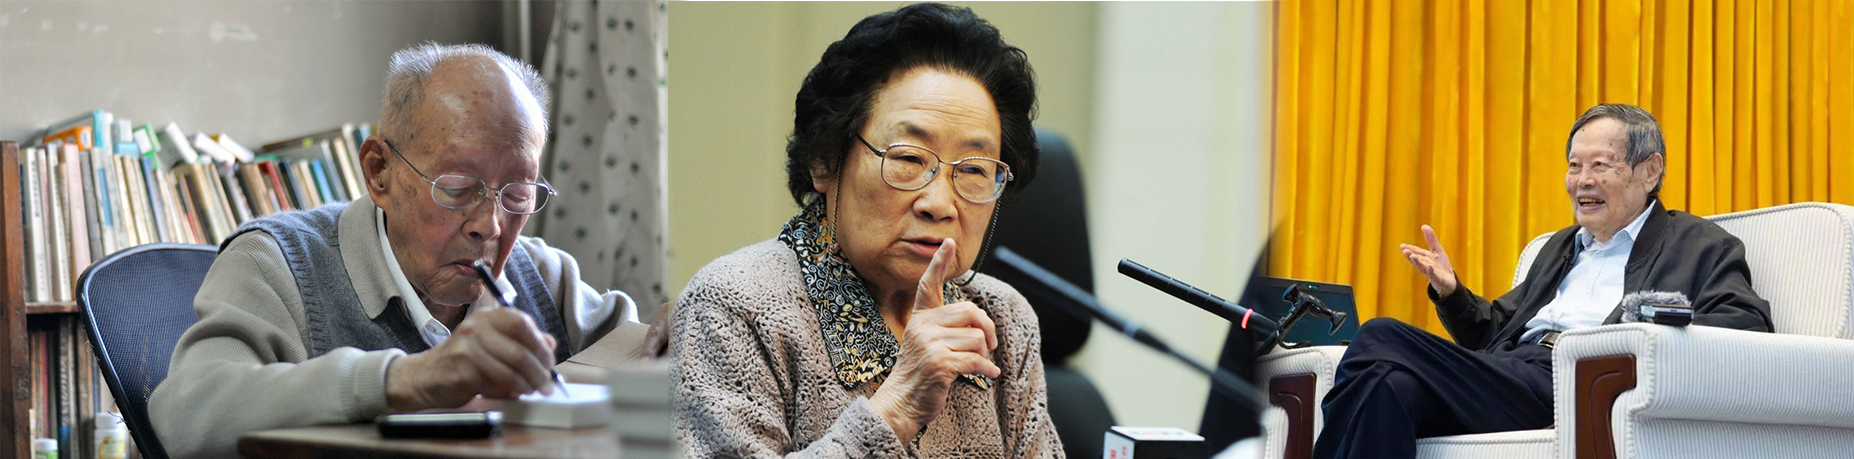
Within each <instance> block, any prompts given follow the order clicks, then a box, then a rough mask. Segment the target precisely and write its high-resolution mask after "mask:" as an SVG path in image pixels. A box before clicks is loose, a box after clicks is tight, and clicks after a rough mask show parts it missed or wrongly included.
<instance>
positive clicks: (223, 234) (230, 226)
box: [199, 163, 238, 244]
mask: <svg viewBox="0 0 1854 459" xmlns="http://www.w3.org/2000/svg"><path fill="white" fill-rule="evenodd" d="M227 167H230V164H229V163H228V164H227ZM199 180H200V183H201V184H203V185H205V187H204V188H205V191H206V192H207V193H210V194H211V195H212V199H211V201H212V207H208V208H206V209H202V211H205V212H209V213H211V214H212V220H213V222H214V223H216V226H215V227H216V228H218V229H219V231H218V233H217V234H215V235H214V236H213V244H218V243H220V242H224V241H225V239H226V238H229V237H232V233H233V232H235V231H237V229H238V221H237V219H236V218H235V217H233V216H232V201H231V199H228V198H227V197H226V193H225V188H224V187H222V186H220V184H219V165H218V164H207V165H206V168H205V169H202V170H201V171H200V177H199Z"/></svg>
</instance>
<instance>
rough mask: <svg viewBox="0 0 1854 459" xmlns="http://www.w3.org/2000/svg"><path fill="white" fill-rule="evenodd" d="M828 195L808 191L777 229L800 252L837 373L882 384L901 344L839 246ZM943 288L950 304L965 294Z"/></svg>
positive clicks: (848, 385)
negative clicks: (795, 212) (801, 204)
mask: <svg viewBox="0 0 1854 459" xmlns="http://www.w3.org/2000/svg"><path fill="white" fill-rule="evenodd" d="M825 201H827V200H826V199H824V196H823V195H820V194H812V195H810V196H808V197H807V198H806V201H805V208H804V210H803V211H801V212H799V214H798V215H797V216H794V217H792V220H791V221H788V222H786V223H785V228H784V229H782V230H780V231H779V242H783V243H785V245H786V246H787V247H791V248H792V251H793V252H796V253H798V266H799V270H800V272H801V273H803V275H804V278H805V291H806V293H807V294H808V296H810V297H811V307H812V308H814V309H816V310H817V313H818V328H819V329H820V330H822V331H823V333H824V347H825V348H826V349H829V350H830V363H831V367H832V368H834V369H835V370H836V372H837V379H838V380H840V382H842V383H843V387H844V388H845V389H854V388H856V387H857V386H860V385H862V384H863V383H869V382H873V383H875V384H877V385H880V384H882V381H883V380H885V379H887V378H888V373H889V371H890V370H892V369H894V367H895V358H896V357H897V356H898V355H900V354H901V345H900V343H898V342H896V341H895V335H894V334H892V333H889V331H888V326H887V325H886V324H885V323H884V322H883V321H882V311H881V309H879V308H878V307H877V306H876V302H875V298H874V297H872V296H870V294H869V288H868V287H867V286H865V285H864V284H863V279H862V277H861V276H858V275H857V274H856V269H855V268H852V267H851V266H850V261H849V260H848V259H846V258H844V257H843V250H842V249H841V248H839V247H838V246H837V239H836V233H835V227H833V226H832V225H831V223H830V221H829V220H828V217H826V214H825V212H824V202H825ZM941 291H942V292H943V293H944V294H945V302H946V303H948V304H951V303H958V302H961V301H965V300H966V298H965V294H964V293H962V292H960V290H959V287H957V286H955V285H953V283H952V282H950V281H949V282H947V283H946V284H945V285H943V286H942V290H941ZM960 380H963V381H966V382H968V383H971V384H973V385H976V386H978V387H979V388H981V389H990V388H991V379H990V378H986V377H985V376H982V375H975V374H968V375H961V377H960Z"/></svg>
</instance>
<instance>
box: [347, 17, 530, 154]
mask: <svg viewBox="0 0 1854 459" xmlns="http://www.w3.org/2000/svg"><path fill="white" fill-rule="evenodd" d="M467 58H484V59H487V60H488V62H494V63H495V64H496V65H498V66H501V67H502V68H504V69H507V70H508V71H509V73H512V74H514V75H515V76H516V77H517V78H520V79H521V83H522V86H524V87H526V88H527V89H528V93H529V94H532V95H533V96H534V100H535V103H537V104H539V106H540V108H541V113H539V115H540V117H539V119H540V125H539V126H529V125H527V123H523V124H522V125H521V127H520V128H519V129H521V131H520V132H518V134H519V135H521V136H523V137H527V136H530V135H533V134H534V132H533V131H532V130H533V129H540V132H541V133H546V132H547V82H546V81H544V80H542V79H541V75H540V74H539V73H536V72H535V71H534V68H533V67H529V66H528V65H527V64H523V63H521V62H520V61H517V60H515V58H512V57H509V56H508V55H506V54H502V53H501V52H499V51H496V50H495V49H493V48H490V47H488V46H484V45H480V44H475V43H471V44H462V45H443V44H437V43H432V42H425V43H420V44H419V45H417V46H413V47H411V48H406V49H403V50H400V51H399V52H396V53H393V59H392V63H391V64H390V65H389V66H388V68H387V71H386V98H385V100H384V101H382V102H381V104H380V129H379V131H380V132H388V133H393V134H394V135H405V136H410V135H412V133H413V125H412V115H413V111H414V110H416V109H417V108H418V105H419V103H420V102H421V101H423V100H424V99H425V83H426V82H428V81H429V80H430V79H431V73H432V71H433V70H436V69H437V68H438V66H439V65H442V64H444V63H446V62H450V61H453V60H458V59H467ZM402 142H411V140H409V139H408V140H402ZM401 145H404V144H401ZM536 153H538V152H536Z"/></svg>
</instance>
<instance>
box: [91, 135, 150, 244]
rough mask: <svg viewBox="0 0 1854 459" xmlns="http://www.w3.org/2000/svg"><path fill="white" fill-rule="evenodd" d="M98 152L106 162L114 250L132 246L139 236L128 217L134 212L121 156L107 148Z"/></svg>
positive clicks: (133, 220) (133, 222)
mask: <svg viewBox="0 0 1854 459" xmlns="http://www.w3.org/2000/svg"><path fill="white" fill-rule="evenodd" d="M98 153H100V154H101V155H102V156H101V157H102V158H103V159H104V162H106V163H108V164H106V165H105V167H107V168H108V170H106V171H104V173H106V174H109V183H110V185H109V200H110V201H109V202H110V208H111V209H114V212H112V213H113V214H114V215H115V219H116V225H115V226H116V230H115V231H114V233H115V239H116V250H123V249H127V248H129V247H134V246H135V240H136V239H138V238H140V237H141V236H140V235H138V234H136V231H137V229H136V227H135V219H134V218H130V217H131V216H132V215H134V213H133V212H130V209H129V207H130V206H129V192H128V190H129V181H128V179H127V178H126V177H124V176H123V175H122V157H121V156H116V155H115V154H112V153H110V152H109V151H107V150H101V149H99V150H98Z"/></svg>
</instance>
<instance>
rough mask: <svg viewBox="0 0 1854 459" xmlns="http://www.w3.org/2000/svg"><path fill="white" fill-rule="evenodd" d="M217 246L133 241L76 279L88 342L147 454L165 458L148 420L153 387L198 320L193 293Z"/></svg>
mask: <svg viewBox="0 0 1854 459" xmlns="http://www.w3.org/2000/svg"><path fill="white" fill-rule="evenodd" d="M218 254H219V248H218V247H213V246H210V245H192V244H148V245H142V246H136V247H131V248H128V249H125V250H123V251H120V252H116V253H115V254H112V255H110V256H109V257H108V258H104V259H103V261H99V262H97V263H96V264H94V265H91V266H90V269H86V270H84V275H83V277H80V278H78V280H77V285H78V290H77V305H78V306H79V307H82V308H83V310H84V320H85V321H86V322H87V323H88V325H89V329H90V349H91V351H93V352H94V353H95V354H96V356H97V361H98V363H101V364H102V365H100V367H101V369H102V370H103V379H105V380H106V381H107V382H108V383H109V392H110V394H112V395H114V396H115V397H116V404H117V405H118V406H120V407H122V415H123V422H124V423H126V424H128V426H129V435H131V436H133V437H135V444H136V447H137V449H140V450H141V453H142V457H143V458H146V459H167V451H166V450H164V449H162V448H161V440H160V439H159V438H156V437H155V433H154V425H153V424H150V423H149V420H148V394H149V393H151V392H154V388H155V385H158V384H160V383H161V380H162V379H166V378H167V361H168V359H169V358H171V357H172V356H173V354H174V344H175V343H178V342H179V341H180V334H181V333H183V332H185V331H187V328H188V327H192V326H193V323H194V322H197V321H199V316H197V315H195V314H194V313H193V295H194V294H196V293H198V292H199V290H200V283H201V282H203V281H205V279H206V269H207V268H210V267H212V260H213V258H214V257H216V256H218Z"/></svg>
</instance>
